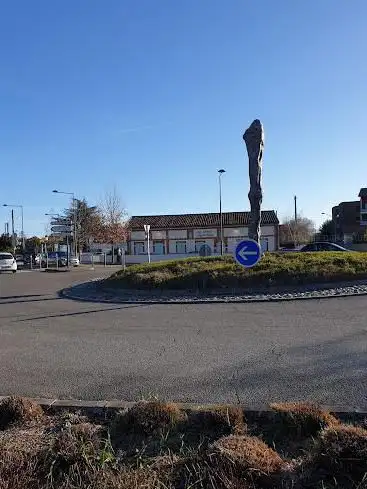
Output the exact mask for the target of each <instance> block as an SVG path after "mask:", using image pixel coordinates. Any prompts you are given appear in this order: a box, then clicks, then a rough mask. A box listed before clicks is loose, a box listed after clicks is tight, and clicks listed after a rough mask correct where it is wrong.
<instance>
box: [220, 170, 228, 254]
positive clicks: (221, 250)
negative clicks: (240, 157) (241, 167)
mask: <svg viewBox="0 0 367 489" xmlns="http://www.w3.org/2000/svg"><path fill="white" fill-rule="evenodd" d="M225 172H226V171H225V170H223V168H221V169H220V170H218V180H219V220H220V254H221V256H223V213H222V175H223V173H225Z"/></svg>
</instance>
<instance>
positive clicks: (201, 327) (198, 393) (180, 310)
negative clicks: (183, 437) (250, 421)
mask: <svg viewBox="0 0 367 489" xmlns="http://www.w3.org/2000/svg"><path fill="white" fill-rule="evenodd" d="M101 270H102V269H99V270H95V271H91V270H84V271H83V270H73V271H72V272H71V273H69V274H44V273H39V272H32V273H20V274H15V275H14V276H13V275H6V276H5V275H3V276H0V305H1V307H0V309H1V312H0V326H1V327H0V337H1V338H0V340H1V341H0V384H1V386H2V388H1V392H0V395H8V394H17V395H23V396H30V397H37V398H41V397H43V398H49V399H50V398H53V399H89V400H106V399H109V400H111V399H120V400H124V401H134V400H137V399H141V398H142V397H144V398H147V397H149V396H157V397H159V398H160V399H167V400H174V401H178V402H199V403H204V402H238V400H240V401H241V403H242V404H244V405H247V406H254V407H256V406H261V405H263V404H267V403H268V402H270V401H287V400H310V401H314V402H320V403H322V404H324V405H329V406H330V405H331V406H340V407H341V410H343V409H345V410H353V409H361V410H363V409H366V408H367V399H366V389H365V386H366V371H367V363H366V362H367V359H366V351H367V326H366V320H365V311H366V297H364V296H363V295H358V296H354V297H338V298H334V299H330V300H319V299H314V300H304V301H295V300H287V301H283V302H274V301H268V302H266V303H265V302H257V303H256V302H254V303H212V302H207V303H205V304H195V303H193V304H189V303H180V304H148V303H146V304H138V303H135V304H131V303H129V304H128V303H126V304H122V303H121V304H119V303H104V302H100V303H97V302H87V301H76V300H70V299H67V298H65V297H60V295H59V291H60V290H63V289H70V288H72V287H73V286H75V285H77V284H80V283H85V282H89V281H92V280H93V279H95V278H104V277H107V276H108V275H109V274H110V273H111V272H103V271H101Z"/></svg>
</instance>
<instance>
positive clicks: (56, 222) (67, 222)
mask: <svg viewBox="0 0 367 489" xmlns="http://www.w3.org/2000/svg"><path fill="white" fill-rule="evenodd" d="M70 224H71V221H70V219H62V218H60V219H52V221H51V226H70Z"/></svg>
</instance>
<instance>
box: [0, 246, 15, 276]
mask: <svg viewBox="0 0 367 489" xmlns="http://www.w3.org/2000/svg"><path fill="white" fill-rule="evenodd" d="M17 270H18V265H17V261H16V259H15V258H14V256H13V255H12V254H11V253H6V252H4V251H1V252H0V272H13V273H15V272H16V271H17Z"/></svg>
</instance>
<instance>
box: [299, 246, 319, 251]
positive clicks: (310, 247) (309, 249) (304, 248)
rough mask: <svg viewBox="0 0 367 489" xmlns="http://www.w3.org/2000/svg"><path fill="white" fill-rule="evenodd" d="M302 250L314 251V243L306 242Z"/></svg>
mask: <svg viewBox="0 0 367 489" xmlns="http://www.w3.org/2000/svg"><path fill="white" fill-rule="evenodd" d="M302 251H316V245H315V244H308V245H306V246H304V247H303V248H302Z"/></svg>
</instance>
